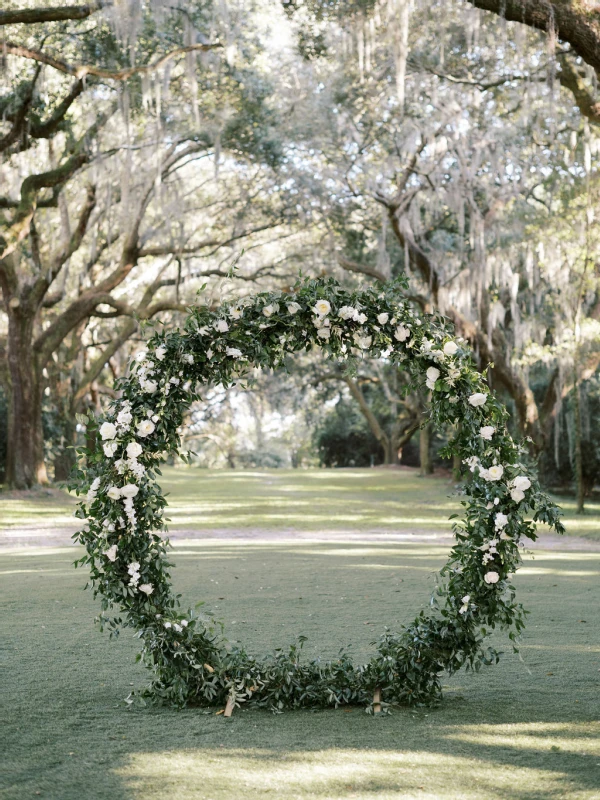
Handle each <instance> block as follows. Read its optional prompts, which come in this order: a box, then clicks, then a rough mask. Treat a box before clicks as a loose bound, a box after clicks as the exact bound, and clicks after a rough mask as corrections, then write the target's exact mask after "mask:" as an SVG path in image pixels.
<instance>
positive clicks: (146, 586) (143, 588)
mask: <svg viewBox="0 0 600 800" xmlns="http://www.w3.org/2000/svg"><path fill="white" fill-rule="evenodd" d="M138 589H139V590H140V592H143V593H144V594H147V595H151V594H152V592H153V591H154V586H152V584H151V583H141V584H140V585H139V586H138Z"/></svg>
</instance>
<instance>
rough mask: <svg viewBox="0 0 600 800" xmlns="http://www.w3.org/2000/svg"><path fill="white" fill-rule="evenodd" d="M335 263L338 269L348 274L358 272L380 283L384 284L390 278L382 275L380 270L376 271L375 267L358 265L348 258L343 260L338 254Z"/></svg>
mask: <svg viewBox="0 0 600 800" xmlns="http://www.w3.org/2000/svg"><path fill="white" fill-rule="evenodd" d="M337 262H338V264H339V265H340V267H343V268H344V269H346V270H349V271H350V272H358V273H359V274H361V275H368V276H369V277H370V278H375V280H377V281H380V282H381V283H386V281H389V279H390V276H389V275H386V274H385V273H383V272H382V271H381V270H379V269H377V267H372V266H371V265H370V264H359V263H358V261H351V260H350V259H349V258H345V257H344V256H343V255H341V254H340V253H338V256H337Z"/></svg>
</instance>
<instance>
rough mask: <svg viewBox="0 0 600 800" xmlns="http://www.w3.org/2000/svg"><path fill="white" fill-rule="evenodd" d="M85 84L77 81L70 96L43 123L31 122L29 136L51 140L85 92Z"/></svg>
mask: <svg viewBox="0 0 600 800" xmlns="http://www.w3.org/2000/svg"><path fill="white" fill-rule="evenodd" d="M84 88H85V84H84V82H83V81H82V80H76V81H75V83H74V84H73V86H72V87H71V91H70V92H69V94H68V95H67V96H66V97H65V98H64V100H62V101H61V102H60V104H59V105H58V106H57V107H56V109H55V110H54V112H53V113H52V114H51V116H50V117H49V118H48V119H47V120H44V121H43V122H36V121H35V120H31V121H30V124H29V129H28V131H27V133H28V135H29V136H31V137H32V138H33V139H49V138H50V137H51V136H52V135H53V134H55V133H56V131H57V130H58V128H59V126H60V123H61V122H62V121H63V120H64V118H65V115H66V113H67V111H68V110H69V108H70V107H71V106H72V105H73V103H74V102H75V100H76V99H77V98H78V97H79V95H80V94H81V93H82V92H83V90H84Z"/></svg>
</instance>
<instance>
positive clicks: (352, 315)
mask: <svg viewBox="0 0 600 800" xmlns="http://www.w3.org/2000/svg"><path fill="white" fill-rule="evenodd" d="M338 317H339V318H340V319H356V318H357V317H358V311H357V310H356V309H355V308H353V307H352V306H342V307H341V308H340V310H339V311H338Z"/></svg>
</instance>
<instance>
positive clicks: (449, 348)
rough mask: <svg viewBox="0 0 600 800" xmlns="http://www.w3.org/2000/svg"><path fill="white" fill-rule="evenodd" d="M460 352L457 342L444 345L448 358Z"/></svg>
mask: <svg viewBox="0 0 600 800" xmlns="http://www.w3.org/2000/svg"><path fill="white" fill-rule="evenodd" d="M457 352H458V345H457V344H456V342H446V344H445V345H444V353H445V354H446V355H447V356H454V355H456V353H457Z"/></svg>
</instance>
